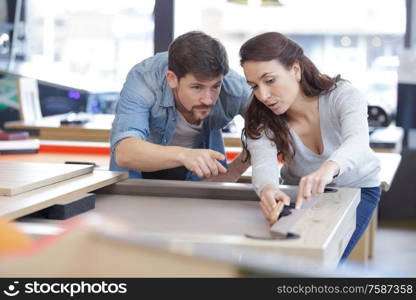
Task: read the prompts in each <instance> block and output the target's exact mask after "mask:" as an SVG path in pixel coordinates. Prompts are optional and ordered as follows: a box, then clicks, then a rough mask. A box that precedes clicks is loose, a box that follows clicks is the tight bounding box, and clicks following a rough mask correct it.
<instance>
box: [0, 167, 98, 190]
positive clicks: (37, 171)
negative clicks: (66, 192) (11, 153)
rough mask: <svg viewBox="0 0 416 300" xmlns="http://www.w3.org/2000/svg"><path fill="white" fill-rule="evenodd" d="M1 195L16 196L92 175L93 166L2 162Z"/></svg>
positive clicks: (0, 168) (0, 174) (0, 173)
mask: <svg viewBox="0 0 416 300" xmlns="http://www.w3.org/2000/svg"><path fill="white" fill-rule="evenodd" d="M0 170H1V172H0V195H3V196H14V195H17V194H20V193H23V192H27V191H30V190H34V189H37V188H40V187H43V186H47V185H49V184H53V183H56V182H59V181H63V180H66V179H69V178H73V177H76V176H80V175H83V174H87V173H91V172H92V170H93V167H92V166H85V165H65V164H49V163H20V162H19V163H18V162H0Z"/></svg>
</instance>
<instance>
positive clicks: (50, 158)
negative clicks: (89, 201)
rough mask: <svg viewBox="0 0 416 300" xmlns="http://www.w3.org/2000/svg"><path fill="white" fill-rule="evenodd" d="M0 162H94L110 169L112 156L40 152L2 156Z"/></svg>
mask: <svg viewBox="0 0 416 300" xmlns="http://www.w3.org/2000/svg"><path fill="white" fill-rule="evenodd" d="M0 161H15V162H50V163H64V162H66V161H79V162H93V163H95V164H97V165H98V166H100V167H102V168H106V169H108V166H109V164H110V156H109V155H105V154H79V153H54V152H40V153H34V154H7V155H6V154H5V155H0Z"/></svg>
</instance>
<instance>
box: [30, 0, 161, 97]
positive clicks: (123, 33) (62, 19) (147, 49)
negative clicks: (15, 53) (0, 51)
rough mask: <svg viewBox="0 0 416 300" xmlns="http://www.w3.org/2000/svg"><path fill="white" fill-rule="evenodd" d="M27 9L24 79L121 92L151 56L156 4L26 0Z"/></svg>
mask: <svg viewBox="0 0 416 300" xmlns="http://www.w3.org/2000/svg"><path fill="white" fill-rule="evenodd" d="M26 8H27V9H26V37H27V43H26V45H25V47H26V49H25V53H26V60H27V62H29V64H25V66H24V70H22V71H23V73H25V74H28V73H30V74H35V75H37V76H34V77H36V78H40V79H44V80H47V81H48V80H49V81H51V82H57V83H61V84H65V85H70V86H71V85H72V86H76V87H78V88H85V89H87V90H91V89H92V90H104V89H110V90H120V89H121V87H122V84H123V82H124V80H125V77H126V75H127V72H128V71H129V70H130V68H131V67H132V66H133V65H135V64H136V63H138V62H139V61H140V60H142V59H144V58H146V57H149V56H151V55H153V28H154V22H153V8H154V0H141V1H136V0H123V1H102V0H88V1H82V0H61V1H53V0H27V6H26ZM87 84H88V86H86V85H87Z"/></svg>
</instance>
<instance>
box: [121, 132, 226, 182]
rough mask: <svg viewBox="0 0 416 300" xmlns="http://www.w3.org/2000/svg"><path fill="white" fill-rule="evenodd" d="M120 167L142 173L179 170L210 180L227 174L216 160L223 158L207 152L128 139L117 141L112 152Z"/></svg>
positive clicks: (221, 155)
mask: <svg viewBox="0 0 416 300" xmlns="http://www.w3.org/2000/svg"><path fill="white" fill-rule="evenodd" d="M115 159H116V162H117V164H118V165H119V166H121V167H123V168H127V169H132V170H138V171H143V172H153V171H159V170H164V169H171V168H176V167H180V166H184V167H186V168H187V169H188V170H190V171H192V172H194V173H195V174H196V175H197V176H199V177H211V176H216V175H218V174H221V173H225V172H227V169H226V168H224V167H223V166H222V165H221V163H220V162H219V161H218V160H224V159H225V156H224V155H223V154H221V153H219V152H217V151H213V150H209V149H190V148H185V147H178V146H160V145H156V144H153V143H150V142H146V141H144V140H142V139H139V138H135V137H130V138H126V139H123V140H122V141H120V142H119V143H118V144H117V146H116V148H115Z"/></svg>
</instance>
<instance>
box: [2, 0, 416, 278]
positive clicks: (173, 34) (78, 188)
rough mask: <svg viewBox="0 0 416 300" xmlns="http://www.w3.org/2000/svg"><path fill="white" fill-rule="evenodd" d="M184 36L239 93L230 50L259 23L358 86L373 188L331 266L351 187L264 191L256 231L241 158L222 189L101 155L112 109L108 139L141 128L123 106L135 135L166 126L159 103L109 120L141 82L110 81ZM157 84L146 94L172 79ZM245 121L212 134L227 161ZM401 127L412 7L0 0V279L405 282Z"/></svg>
mask: <svg viewBox="0 0 416 300" xmlns="http://www.w3.org/2000/svg"><path fill="white" fill-rule="evenodd" d="M191 31H202V32H204V33H205V34H207V35H209V36H211V37H213V38H215V39H216V40H218V41H219V42H220V43H221V44H222V45H223V46H224V48H225V50H226V53H227V56H228V64H229V68H230V69H232V70H233V72H234V71H235V74H237V75H233V76H239V78H242V81H241V83H240V84H241V85H242V86H244V88H245V89H247V90H249V91H250V93H253V94H252V96H251V97H253V95H254V94H255V93H256V89H254V88H253V89H250V87H249V86H247V82H246V80H245V79H244V78H245V77H244V76H245V75H247V74H245V71H246V70H245V69H243V67H244V65H242V64H241V62H240V59H241V58H240V54H239V53H240V52H239V50H240V47H242V45H243V44H244V43H245V42H246V41H247V40H249V39H251V38H253V37H255V36H257V35H259V34H262V33H265V32H280V33H282V34H284V35H285V36H287V37H288V38H289V39H291V40H293V41H295V42H296V43H297V44H298V45H300V46H301V47H302V48H303V51H304V53H305V55H306V56H307V57H309V59H310V60H311V61H313V62H314V64H315V65H316V66H317V67H318V69H319V70H320V71H321V72H322V73H323V74H328V76H330V77H335V76H336V75H338V74H341V76H342V78H345V79H346V80H347V82H348V84H351V85H352V86H354V87H355V88H356V89H358V90H359V91H360V92H361V93H362V95H363V96H364V97H365V99H366V101H367V121H368V143H369V145H368V146H369V149H370V150H369V151H371V155H374V157H376V158H377V159H378V162H379V165H380V168H379V180H380V191H381V195H380V198H379V202H378V203H377V204H376V208H375V209H374V212H373V213H372V214H371V215H370V216H369V220H368V225H367V226H366V228H364V229H365V230H364V231H363V232H362V234H361V236H360V239H359V241H358V242H357V244H356V245H355V246H354V249H352V252H351V254H350V255H349V257H348V258H347V259H346V261H343V260H342V259H341V257H342V255H343V252H344V250H345V249H346V247H347V245H348V243H349V241H350V239H351V237H352V235H353V232H355V229H356V220H357V217H358V214H357V212H358V207H359V204H360V203H361V202H360V201H361V195H362V194H361V189H360V188H367V187H366V186H360V187H356V186H354V187H352V186H338V185H336V184H335V185H331V184H329V185H328V186H326V188H325V190H323V192H322V193H319V194H318V195H314V196H311V198H310V199H309V200H307V201H304V203H303V205H302V207H301V208H300V209H298V208H296V207H295V202H296V199H297V198H298V197H299V195H298V193H299V189H298V186H297V185H290V184H288V185H285V184H284V183H283V184H280V190H281V191H283V192H284V193H285V195H288V197H289V198H290V199H289V202H290V204H287V205H283V203H279V202H278V204H279V205H280V204H281V205H280V206H279V212H278V214H277V217H278V220H277V221H276V222H275V223H273V224H268V223H267V221H266V219H265V217H264V216H263V214H262V208H261V206H260V204H259V203H260V202H261V197H260V196H261V195H259V193H257V192H256V187H255V186H254V183H253V182H252V178H254V176H256V175H255V173H254V172H255V171H254V170H255V169H254V165H253V169H252V168H251V167H249V168H248V169H247V170H245V171H244V172H243V173H242V174H240V176H239V177H238V178H236V180H234V181H233V182H227V181H220V180H219V181H218V182H216V181H215V178H209V179H212V180H204V179H202V180H200V181H198V180H197V181H188V180H171V179H170V178H171V177H169V176H170V175H169V174H170V173H169V174H168V175H166V176H167V177H166V178H167V179H168V180H162V179H166V178H158V177H146V176H145V172H150V171H157V170H156V169H151V168H148V169H143V170H139V171H143V178H140V176H139V177H137V176H136V175H132V174H133V173H134V174H136V173H137V172H132V171H131V170H127V169H130V168H127V169H125V168H124V167H123V168H124V169H123V170H121V169H114V168H112V167H111V166H110V165H112V164H113V162H112V160H113V159H117V160H118V162H120V163H119V165H121V161H122V159H121V158H120V157H119V156H117V153H118V152H117V153H116V149H117V151H119V148H121V145H122V142H120V141H118V146H117V145H113V139H115V136H116V135H117V134H119V135H120V134H123V133H120V132H116V130H115V128H116V126H121V125H120V124H121V123H122V120H121V118H123V117H126V118H127V117H128V116H130V118H131V119H129V122H131V124H130V125H126V126H127V127H126V128H127V129H125V132H124V134H125V137H129V135H128V134H129V133H130V134H131V136H136V137H142V136H143V135H145V134H148V133H146V130H147V129H146V130H143V131H141V130H140V129H137V126H136V124H137V122H136V121H134V119H135V118H136V117H137V118H139V117H140V118H145V119H146V121H145V123H146V126H150V129H149V130H150V137H149V140H148V141H147V142H146V143H148V142H149V141H152V139H153V138H154V136H157V137H158V134H160V135H161V136H162V135H163V138H165V137H166V132H167V129H166V128H169V127H168V126H167V125H165V122H166V124H168V122H171V121H172V120H170V119H169V120H167V119H166V117H165V116H164V115H163V114H160V115H157V116H156V115H154V114H156V113H155V111H161V109H162V108H163V109H165V108H166V107H165V106H168V104H166V105H165V104H160V107H159V104H157V105H155V106H153V107H152V108H151V109H149V111H146V112H144V108H143V107H145V105H142V106H140V109H143V110H139V108H135V109H131V112H128V113H126V112H124V113H120V110H121V109H123V103H127V102H134V101H139V100H137V99H139V96H138V97H137V98H134V99H133V98H129V99H127V98H126V97H125V96H124V95H125V94H127V92H129V91H133V90H137V91H139V90H140V88H143V87H142V85H139V84H137V87H136V86H132V87H130V86H128V82H127V81H126V80H128V79H126V78H132V76H137V77H139V75H135V73H134V72H133V70H136V69H132V68H133V67H135V66H139V67H140V66H141V65H139V63H141V62H142V61H145V60H146V59H148V58H151V57H156V58H160V57H161V56H160V53H162V52H166V51H168V49H169V51H171V50H170V49H172V48H169V46H170V45H171V44H172V43H173V41H175V39H176V38H178V37H180V36H182V35H183V34H185V33H187V32H191ZM188 46H189V45H188ZM189 47H192V45H190V46H189ZM172 51H173V50H172ZM158 55H159V56H158ZM169 59H170V57H169ZM149 64H150V63H149ZM169 67H170V65H169ZM131 70H132V71H131ZM233 74H234V73H233ZM128 76H129V77H128ZM140 76H143V78H145V79H144V82H146V84H149V86H153V85H156V84H157V82H158V80H159V77H145V76H147V75H146V74H145V73H143V74H141V75H140ZM149 76H150V75H149ZM161 76H162V77H163V78H165V77H164V76H165V74H164V73H163V74H162V75H161ZM227 76H228V75H227ZM167 77H168V75H166V78H167ZM163 78H162V79H163ZM166 78H165V79H163V80H164V84H165V87H164V88H163V89H161V91H160V92H159V91H157V92H152V95H155V98H157V97H159V96H158V95H159V94H160V95H162V94H163V95H164V96H165V95H166V93H168V92H166V87H167V89H170V88H171V87H172V85H170V87H169V86H168V85H167V83H166V80H168V79H166ZM224 78H225V77H224ZM162 79H160V80H162ZM198 80H199V79H198ZM168 82H169V80H168ZM178 82H179V83H180V80H179V81H178ZM169 84H170V82H169ZM250 85H252V84H250ZM146 88H147V87H146ZM226 88H227V85H226V84H223V86H221V89H226ZM172 89H173V88H172ZM122 91H123V92H122ZM169 93H170V94H171V95H174V96H172V97H174V98H175V99H176V100H175V101H177V98H178V97H179V96H180V95H181V93H180V92H177V90H173V91H171V90H169ZM221 95H223V94H220V98H221V97H222V96H221ZM256 95H257V94H256ZM123 97H124V98H123ZM126 99H127V100H128V101H127V102H123V101H126ZM172 99H173V98H172ZM254 100H255V99H254V98H253V100H252V101H254ZM143 101H144V102H143V103H145V102H146V101H147V100H143ZM172 101H173V100H172ZM227 101H231V100H227ZM146 103H148V102H146ZM172 103H173V102H172ZM137 107H139V106H137ZM230 107H232V105H231V104H230V105H227V106H224V109H227V108H228V109H231V108H230ZM192 109H193V108H192ZM248 109H250V108H248ZM185 110H186V111H187V112H189V111H190V110H187V108H186V107H185ZM177 111H178V112H180V110H178V108H177ZM211 113H212V114H213V113H214V110H213V111H211ZM134 114H137V115H134ZM139 115H140V116H139ZM225 115H227V112H226V113H225ZM230 115H231V114H230ZM143 116H144V117H143ZM164 118H165V119H164ZM244 118H245V116H244V115H236V116H235V117H234V115H232V117H231V118H230V120H229V122H227V123H226V124H225V123H224V124H222V127H221V128H217V129H216V130H217V131H219V132H220V135H219V136H220V137H222V141H221V142H220V145H222V146H221V147H223V148H224V153H223V154H224V157H225V160H226V161H227V163H228V166H231V165H232V162H233V160H236V159H239V157H240V155H242V153H243V149H247V148H245V146H244V143H245V142H246V141H245V139H244V130H243V129H244V128H245V126H246V122H245V119H244ZM162 119H163V121H162ZM177 119H178V122H179V117H178V118H177ZM166 120H167V121H166ZM207 120H211V119H210V117H209V116H208V117H207ZM212 120H214V121H215V118H212ZM173 121H175V119H174V118H173ZM184 122H187V120H185V119H184ZM205 123H208V122H205ZM205 123H204V121H202V123H201V124H203V125H201V126H205ZM169 124H170V123H169ZM178 124H179V123H178ZM189 124H190V123H188V125H189ZM151 126H156V127H157V128H156V133H153V131H152V130H153V129H152V128H151ZM163 126H166V128H165V127H163ZM178 126H179V125H178ZM117 128H120V127H117ZM178 128H179V127H178ZM190 128H192V129H191V130H193V131H192V132H195V130H196V131H197V132H199V134H201V129H200V128H199V129H198V128H197V126H196V127H195V126H192V127H190ZM204 128H205V127H204ZM246 128H247V127H246ZM415 129H416V1H414V0H395V1H391V0H367V1H359V0H349V1H346V0H337V1H330V0H314V1H309V0H274V1H272V0H211V1H202V0H197V1H187V0H141V1H134V0H128V1H127V0H123V1H115V0H111V1H99V0H89V1H81V0H60V1H49V0H48V1H45V0H0V277H13V278H18V277H56V278H59V277H113V278H114V277H256V276H258V277H285V276H290V277H331V276H337V277H362V276H373V277H415V276H416V198H415V197H416V196H415V195H416V184H415V183H416V182H415V180H414V177H413V175H412V174H413V173H414V172H416V130H415ZM165 130H166V132H165ZM198 130H199V131H198ZM245 130H247V129H245ZM131 132H136V133H134V134H132V133H131ZM137 132H138V133H137ZM143 132H144V133H143ZM160 132H161V133H160ZM176 132H179V129H178V131H175V133H176ZM202 132H203V130H202ZM361 133H362V134H363V132H361ZM153 134H154V136H153ZM365 134H367V132H365ZM133 139H135V138H134V137H133ZM137 139H139V138H137ZM154 139H156V138H154ZM123 141H127V139H124V140H123ZM141 141H142V140H141ZM210 141H211V140H210ZM126 144H127V143H125V144H123V145H126ZM324 144H325V143H324ZM146 145H147V144H146ZM179 145H181V144H179ZM153 146H154V145H153ZM157 146H158V147H165V146H167V147H168V146H169V145H167V144H166V141H164V142H161V143H160V145H157ZM116 147H118V148H116ZM137 147H138V146H137ZM143 147H144V146H143ZM149 147H150V146H149ZM172 147H174V146H172ZM357 148H358V147H357ZM166 149H168V148H166ZM169 149H170V148H169ZM214 150H217V149H214ZM120 151H121V150H120ZM132 151H133V150H132ZM149 151H150V150H149ZM155 151H156V150H155ZM218 151H219V150H218ZM353 151H357V152H358V153H359V151H360V150H359V149H357V150H353ZM168 152H169V151H168V150H166V151H165V152H163V151H162V150H160V152H152V153H158V154H161V156H162V157H155V155H156V154H152V153H151V152H149V156H148V157H145V158H142V160H149V161H151V160H155V161H157V160H159V159H160V160H161V161H165V159H164V158H163V156H164V155H166V157H168V155H169V153H168ZM220 152H221V151H220ZM132 153H133V152H132ZM296 153H297V152H296ZM356 154H357V153H356ZM115 157H116V158H115ZM189 159H190V157H189ZM126 160H127V159H126ZM216 162H217V163H218V161H216ZM147 163H149V162H147ZM252 163H254V160H252ZM281 163H282V161H279V164H281ZM218 164H220V163H218ZM283 164H288V163H287V162H283ZM363 164H364V165H365V164H366V162H364V163H363ZM149 165H150V164H149ZM220 165H221V164H220ZM182 166H184V167H185V168H183V169H182V171H185V172H188V173H189V172H192V171H193V170H192V169H191V168H190V167H189V166H188V165H187V164H183V165H182ZM174 167H179V165H173V164H172V166H169V167H168V168H167V169H169V168H171V170H172V172H173V171H174V170H175V169H174ZM218 168H219V167H218ZM271 168H273V166H271V167H270V169H271ZM270 169H269V168H266V169H264V170H263V171H262V172H264V174H266V177H267V174H268V172H271V171H270ZM126 170H127V171H126ZM252 171H253V173H252ZM216 172H217V173H218V171H216ZM257 172H258V171H257ZM282 172H283V171H282ZM153 173H157V172H153ZM193 174H194V175H195V173H193ZM155 176H158V174H156V175H155ZM335 177H336V176H334V178H335ZM340 177H342V176H340ZM153 178H156V179H153ZM172 178H174V177H172ZM340 180H341V178H340ZM334 182H337V178H335V180H334ZM276 184H277V185H279V182H276Z"/></svg>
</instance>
